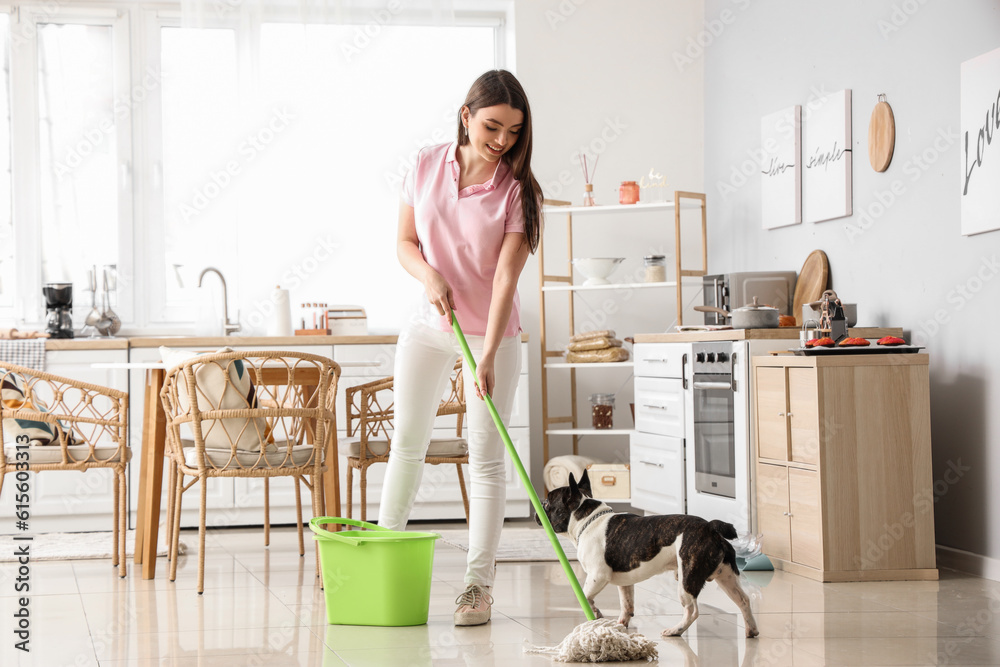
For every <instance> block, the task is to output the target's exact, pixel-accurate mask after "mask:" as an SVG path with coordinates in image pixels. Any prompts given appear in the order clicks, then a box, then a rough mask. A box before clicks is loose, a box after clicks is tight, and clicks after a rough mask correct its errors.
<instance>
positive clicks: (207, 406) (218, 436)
mask: <svg viewBox="0 0 1000 667" xmlns="http://www.w3.org/2000/svg"><path fill="white" fill-rule="evenodd" d="M232 351H233V348H231V347H224V348H222V349H220V350H216V352H232ZM160 356H161V358H162V359H163V363H165V364H166V365H167V366H169V367H171V368H172V367H174V366H179V365H180V364H182V363H184V362H185V361H188V360H189V359H194V358H195V357H199V356H201V353H199V352H191V351H188V350H174V349H171V348H169V347H161V348H160ZM226 366H228V376H229V377H228V380H227V378H226V375H227V372H226V370H227V369H226ZM195 383H196V384H197V386H198V389H199V391H198V409H199V410H202V411H208V410H246V409H250V408H256V407H257V394H256V390H255V388H254V385H253V382H252V381H251V380H250V373H249V372H248V371H247V370H246V365H245V364H244V363H243V362H242V361H241V360H239V359H234V360H232V361H231V362H225V365H224V364H223V363H211V364H204V365H201V366H199V367H198V369H197V370H196V371H195ZM177 397H178V401H179V403H180V409H181V410H182V411H184V412H186V411H187V410H188V409H189V407H190V401H189V400H188V393H187V388H186V387H179V388H178V391H177ZM183 426H187V427H188V428H186V429H183V430H184V431H185V433H183V434H182V436H181V438H182V440H190V441H191V444H192V445H193V444H194V443H193V441H194V435H193V433H192V432H191V431H190V426H189V425H187V424H185V425H183ZM201 432H202V436H204V438H205V447H206V448H207V449H225V450H229V449H230V447H231V446H232V443H235V444H236V449H238V450H243V451H252V452H259V451H260V443H261V439H262V438H263V439H264V441H265V442H270V440H271V438H270V433H269V429H268V426H267V420H266V419H263V418H260V417H258V418H254V419H248V418H231V419H203V420H202V422H201Z"/></svg>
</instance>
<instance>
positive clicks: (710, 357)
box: [708, 352, 715, 364]
mask: <svg viewBox="0 0 1000 667" xmlns="http://www.w3.org/2000/svg"><path fill="white" fill-rule="evenodd" d="M708 363H710V364H714V363H715V352H709V353H708Z"/></svg>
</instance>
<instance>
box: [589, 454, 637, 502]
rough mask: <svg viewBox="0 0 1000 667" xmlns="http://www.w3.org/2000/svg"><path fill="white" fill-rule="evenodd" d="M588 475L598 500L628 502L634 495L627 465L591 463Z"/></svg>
mask: <svg viewBox="0 0 1000 667" xmlns="http://www.w3.org/2000/svg"><path fill="white" fill-rule="evenodd" d="M587 475H588V477H590V488H591V489H592V490H593V492H594V497H595V498H597V499H598V500H628V499H629V497H630V496H631V494H632V490H631V478H630V473H629V465H628V464H627V463H591V464H590V465H589V466H587Z"/></svg>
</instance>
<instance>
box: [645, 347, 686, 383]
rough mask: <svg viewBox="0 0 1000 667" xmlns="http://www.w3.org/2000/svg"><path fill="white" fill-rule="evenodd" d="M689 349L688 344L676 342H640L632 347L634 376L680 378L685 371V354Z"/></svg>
mask: <svg viewBox="0 0 1000 667" xmlns="http://www.w3.org/2000/svg"><path fill="white" fill-rule="evenodd" d="M690 351H691V346H690V345H684V344H678V343H640V344H638V345H636V346H635V349H634V353H635V376H636V377H661V378H682V377H684V373H686V372H687V369H685V368H684V366H685V355H688V354H689V353H690ZM688 359H690V356H688Z"/></svg>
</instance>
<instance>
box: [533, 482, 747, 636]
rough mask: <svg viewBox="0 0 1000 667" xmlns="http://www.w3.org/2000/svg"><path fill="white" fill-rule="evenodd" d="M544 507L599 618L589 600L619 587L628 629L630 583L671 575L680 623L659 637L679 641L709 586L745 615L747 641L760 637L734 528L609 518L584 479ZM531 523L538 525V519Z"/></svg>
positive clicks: (681, 519)
mask: <svg viewBox="0 0 1000 667" xmlns="http://www.w3.org/2000/svg"><path fill="white" fill-rule="evenodd" d="M542 506H543V507H544V508H545V513H546V514H547V515H548V517H549V521H550V522H551V523H552V527H553V529H555V531H556V532H557V533H567V534H568V535H569V537H570V539H571V540H573V543H574V544H576V552H577V558H578V559H579V561H580V565H582V566H583V569H584V571H586V573H587V580H586V582H585V583H584V585H583V592H584V593H585V594H586V596H587V601H588V602H589V603H590V606H591V607H592V608H593V610H594V613H595V614H596V615H597V617H598V618H601V616H602V614H601V612H600V610H599V609H598V608H597V606H596V605H595V604H594V597H595V596H596V595H597V594H598V593H600V592H601V591H602V590H603V589H604V587H605V586H607V585H608V584H614V585H615V586H617V587H618V595H619V598H620V600H621V615H620V616H619V617H618V622H619V623H621V624H622V625H624V626H626V627H627V626H628V624H629V621H630V620H631V619H632V616H634V615H635V595H634V593H635V588H634V587H635V584H636V583H638V582H640V581H645V580H646V579H649V578H650V577H652V576H654V575H657V574H660V573H662V572H666V571H668V570H674V571H675V575H676V577H677V581H678V587H679V591H678V592H679V595H680V601H681V604H682V605H684V618H683V620H682V621H681V622H680V623H679V624H678V625H677V626H676V627H673V628H669V629H667V630H664V631H663V636H664V637H676V636H679V635H681V634H683V633H684V631H685V630H687V629H688V628H689V627H690V626H691V624H692V623H693V622H694V620H695V619H696V618H698V594H699V593H701V590H702V588H704V587H705V583H706V582H708V581H715V582H716V583H717V584H719V587H720V588H722V590H723V591H725V593H726V595H728V596H729V598H730V599H731V600H732V601H733V602H735V603H736V606H738V607H739V608H740V611H741V612H743V620H744V621H745V623H746V635H747V637H756V636H757V635H758V632H757V623H756V621H754V618H753V613H752V612H751V611H750V599H749V598H748V597H747V595H746V593H744V592H743V588H742V587H741V586H740V581H739V575H740V573H739V570H738V569H737V566H736V552H735V550H734V549H733V545H732V544H730V543H729V540H730V539H735V538H736V529H735V528H734V527H733V525H732V524H729V523H725V522H724V521H718V520H715V521H705V520H704V519H702V518H700V517H697V516H690V515H687V514H669V515H663V516H646V517H643V516H638V515H636V514H626V513H614V512H613V511H612V509H611V508H610V507H608V505H606V504H605V503H603V502H601V501H599V500H595V499H594V498H593V497H592V494H591V487H590V478H589V477H588V475H587V473H586V472H584V473H583V477H582V478H581V480H580V483H579V484H577V482H576V479H575V478H574V477H573V475H572V474H570V476H569V486H564V487H562V488H559V489H554V490H552V491H550V492H549V496H548V498H547V499H546V500H545V501H543V502H542ZM535 521H536V522H538V523H539V525H541V520H540V519H539V518H538V516H535Z"/></svg>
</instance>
